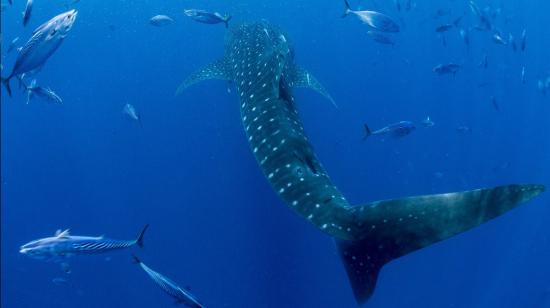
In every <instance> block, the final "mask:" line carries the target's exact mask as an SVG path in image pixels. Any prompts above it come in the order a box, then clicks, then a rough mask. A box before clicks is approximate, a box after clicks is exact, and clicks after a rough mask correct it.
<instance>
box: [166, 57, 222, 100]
mask: <svg viewBox="0 0 550 308" xmlns="http://www.w3.org/2000/svg"><path fill="white" fill-rule="evenodd" d="M210 79H217V80H232V76H231V73H230V70H229V68H228V61H227V60H226V58H221V59H219V60H216V61H214V62H212V63H210V64H209V65H207V66H205V67H203V68H201V69H199V70H198V71H196V72H194V73H193V74H191V75H190V76H189V77H187V78H186V79H185V80H184V81H183V82H182V83H181V84H180V85H179V87H178V89H177V90H176V95H180V94H181V92H183V90H185V89H187V88H188V87H190V86H191V85H193V84H195V83H199V82H201V81H204V80H210Z"/></svg>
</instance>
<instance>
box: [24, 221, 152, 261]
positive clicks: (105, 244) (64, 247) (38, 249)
mask: <svg viewBox="0 0 550 308" xmlns="http://www.w3.org/2000/svg"><path fill="white" fill-rule="evenodd" d="M147 227H148V225H145V227H143V229H142V230H141V232H140V233H139V236H138V237H137V239H135V240H129V241H125V240H113V239H108V238H105V237H103V236H97V237H92V236H74V235H70V234H69V230H65V231H61V230H58V231H57V232H56V233H55V235H54V236H53V237H46V238H41V239H38V240H34V241H31V242H29V243H27V244H25V245H23V246H21V248H20V250H19V252H20V253H21V254H24V255H26V256H29V257H32V258H35V259H48V260H59V259H60V258H63V257H69V256H72V255H77V254H95V253H103V252H108V251H111V250H116V249H123V248H128V247H131V246H134V245H138V246H139V247H143V235H144V234H145V231H146V230H147Z"/></svg>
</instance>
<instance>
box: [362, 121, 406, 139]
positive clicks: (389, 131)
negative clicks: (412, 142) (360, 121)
mask: <svg viewBox="0 0 550 308" xmlns="http://www.w3.org/2000/svg"><path fill="white" fill-rule="evenodd" d="M415 129H416V127H415V126H414V124H413V123H412V122H410V121H401V122H398V123H394V124H391V125H388V126H386V127H383V128H381V129H379V130H375V131H371V130H370V128H369V127H368V125H367V124H365V133H366V134H365V137H363V140H366V139H367V138H368V137H370V136H373V135H390V136H392V137H394V138H401V137H405V136H407V135H408V134H410V133H412V132H413V131H414V130H415Z"/></svg>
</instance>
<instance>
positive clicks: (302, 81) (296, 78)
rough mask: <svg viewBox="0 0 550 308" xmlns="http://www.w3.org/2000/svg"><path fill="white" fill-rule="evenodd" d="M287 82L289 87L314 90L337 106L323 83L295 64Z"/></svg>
mask: <svg viewBox="0 0 550 308" xmlns="http://www.w3.org/2000/svg"><path fill="white" fill-rule="evenodd" d="M287 82H288V85H289V86H290V87H291V88H309V89H312V90H313V91H316V92H317V93H319V94H321V95H322V96H324V97H325V98H326V99H328V100H329V101H330V102H331V103H332V104H333V105H334V107H336V108H338V106H337V105H336V102H335V101H334V99H332V97H331V96H330V94H329V93H328V91H327V90H326V89H325V87H323V85H322V84H321V83H320V82H319V81H318V80H317V79H316V78H315V77H314V76H313V75H312V74H311V73H309V72H308V71H306V70H305V69H303V68H300V67H298V66H295V67H294V70H293V71H292V72H291V73H290V77H289V80H288V81H287Z"/></svg>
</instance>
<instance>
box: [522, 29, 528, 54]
mask: <svg viewBox="0 0 550 308" xmlns="http://www.w3.org/2000/svg"><path fill="white" fill-rule="evenodd" d="M526 47H527V30H526V29H523V31H522V32H521V51H525V48H526Z"/></svg>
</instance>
